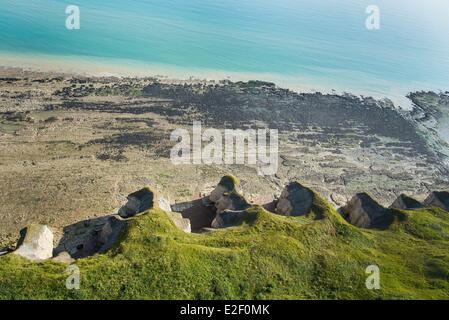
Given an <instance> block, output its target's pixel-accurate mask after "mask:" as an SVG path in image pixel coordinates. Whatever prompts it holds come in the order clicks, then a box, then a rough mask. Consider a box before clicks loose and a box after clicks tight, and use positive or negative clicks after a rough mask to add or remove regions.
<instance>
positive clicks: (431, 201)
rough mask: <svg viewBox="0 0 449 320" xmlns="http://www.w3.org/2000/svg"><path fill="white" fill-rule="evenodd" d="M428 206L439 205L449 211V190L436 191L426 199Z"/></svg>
mask: <svg viewBox="0 0 449 320" xmlns="http://www.w3.org/2000/svg"><path fill="white" fill-rule="evenodd" d="M424 205H425V206H426V207H437V208H441V209H443V210H446V211H449V192H446V191H434V192H432V193H431V194H430V195H429V196H428V197H427V199H426V200H424Z"/></svg>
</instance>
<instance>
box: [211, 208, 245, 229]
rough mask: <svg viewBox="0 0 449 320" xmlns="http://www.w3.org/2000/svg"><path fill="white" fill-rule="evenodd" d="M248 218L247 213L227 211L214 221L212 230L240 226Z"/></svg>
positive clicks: (218, 214)
mask: <svg viewBox="0 0 449 320" xmlns="http://www.w3.org/2000/svg"><path fill="white" fill-rule="evenodd" d="M246 217H247V212H246V211H232V210H225V211H223V212H220V213H217V215H216V216H215V219H214V220H213V221H212V228H217V229H218V228H229V227H234V226H237V225H240V224H241V223H242V222H243V220H244V219H245V218H246Z"/></svg>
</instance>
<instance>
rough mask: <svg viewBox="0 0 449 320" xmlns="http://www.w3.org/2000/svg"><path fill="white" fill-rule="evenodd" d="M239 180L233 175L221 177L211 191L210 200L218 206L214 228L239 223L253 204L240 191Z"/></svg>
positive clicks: (213, 222)
mask: <svg viewBox="0 0 449 320" xmlns="http://www.w3.org/2000/svg"><path fill="white" fill-rule="evenodd" d="M238 187H239V182H238V180H237V179H236V178H234V177H233V176H230V175H227V176H224V177H223V178H221V180H220V182H219V183H218V185H217V186H216V187H215V189H214V190H213V191H212V192H211V194H210V196H209V201H210V202H211V203H213V205H214V206H215V208H216V211H217V213H216V216H215V218H214V220H213V221H212V224H211V225H212V227H213V228H226V227H231V226H235V225H237V224H239V222H240V221H241V219H240V218H241V216H242V215H244V212H245V210H246V209H248V208H250V207H251V205H250V204H249V203H248V202H247V201H246V199H245V198H244V197H243V196H242V195H241V194H240V193H239V191H238Z"/></svg>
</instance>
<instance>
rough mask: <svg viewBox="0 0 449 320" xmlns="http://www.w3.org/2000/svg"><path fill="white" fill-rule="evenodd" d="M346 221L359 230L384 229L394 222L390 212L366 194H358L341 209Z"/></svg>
mask: <svg viewBox="0 0 449 320" xmlns="http://www.w3.org/2000/svg"><path fill="white" fill-rule="evenodd" d="M341 211H342V213H343V214H344V216H345V217H346V219H347V220H348V221H349V222H350V223H351V224H353V225H355V226H357V227H361V228H370V229H385V228H387V227H388V226H389V225H390V224H391V223H392V222H393V220H394V216H393V213H392V212H391V210H389V209H387V208H384V207H382V206H381V205H380V204H378V203H377V202H376V201H375V200H373V199H372V198H371V197H370V196H369V195H367V194H366V193H358V194H356V195H355V196H354V197H352V199H351V200H350V201H349V202H348V203H347V204H346V206H344V207H342V208H341Z"/></svg>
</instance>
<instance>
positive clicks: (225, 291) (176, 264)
mask: <svg viewBox="0 0 449 320" xmlns="http://www.w3.org/2000/svg"><path fill="white" fill-rule="evenodd" d="M313 211H314V212H315V214H314V215H313V216H314V217H316V216H321V217H322V218H321V219H319V220H313V219H311V217H284V216H279V215H274V214H272V213H269V212H267V211H265V210H264V209H263V208H261V207H258V206H256V207H252V208H250V209H248V210H247V216H246V219H245V222H244V223H243V224H242V225H240V226H238V227H233V228H228V229H220V230H216V231H214V232H209V233H205V234H187V233H184V232H182V231H181V230H179V229H178V228H176V227H175V225H174V224H173V223H172V222H171V220H170V219H169V217H168V216H167V214H166V213H165V212H163V211H162V210H160V209H152V210H150V211H148V212H146V213H145V214H143V215H139V216H137V217H135V218H132V219H131V220H129V221H128V225H127V228H126V230H125V232H124V233H123V234H122V236H121V239H120V241H118V243H117V244H116V246H115V247H114V248H113V249H111V250H110V251H109V252H108V253H106V254H97V255H95V256H92V257H89V258H84V259H80V260H77V261H76V265H77V266H78V267H79V269H80V275H81V282H80V289H79V290H68V289H66V286H65V282H66V279H67V277H68V274H67V273H65V271H66V268H67V266H66V265H63V264H58V263H56V262H52V261H46V262H39V263H36V262H34V263H33V262H29V261H27V260H25V259H23V258H20V257H18V256H16V255H12V254H9V255H6V256H3V257H1V258H0V299H379V298H381V299H436V298H441V299H448V298H449V251H448V248H449V213H448V212H445V211H443V210H440V209H421V210H414V211H397V214H396V217H397V219H396V220H395V222H394V223H393V224H392V225H391V226H390V228H389V229H387V230H385V231H376V230H364V229H360V228H357V227H354V226H352V225H350V224H348V223H347V222H345V221H344V220H343V219H342V218H341V216H340V215H339V214H338V213H337V212H336V211H335V210H334V209H333V208H332V207H331V206H330V205H329V204H328V203H327V202H326V201H325V200H323V199H322V198H321V197H320V196H318V195H316V196H315V197H314V205H313ZM369 265H377V266H378V267H379V269H380V285H381V289H380V290H368V289H367V288H366V286H365V281H366V278H367V277H368V276H369V275H368V274H366V273H365V270H366V268H367V267H368V266H369Z"/></svg>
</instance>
